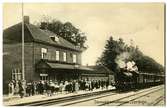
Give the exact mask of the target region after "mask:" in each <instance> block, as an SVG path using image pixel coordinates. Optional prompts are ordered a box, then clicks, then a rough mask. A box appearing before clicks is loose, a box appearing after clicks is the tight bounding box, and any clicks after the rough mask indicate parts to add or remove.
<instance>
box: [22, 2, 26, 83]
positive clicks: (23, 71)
mask: <svg viewBox="0 0 167 108" xmlns="http://www.w3.org/2000/svg"><path fill="white" fill-rule="evenodd" d="M24 66H25V64H24V4H23V2H22V80H25V67H24Z"/></svg>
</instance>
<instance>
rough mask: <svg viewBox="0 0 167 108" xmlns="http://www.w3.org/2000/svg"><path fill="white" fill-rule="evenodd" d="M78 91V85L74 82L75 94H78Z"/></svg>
mask: <svg viewBox="0 0 167 108" xmlns="http://www.w3.org/2000/svg"><path fill="white" fill-rule="evenodd" d="M78 91H79V83H78V81H76V83H75V92H76V93H78Z"/></svg>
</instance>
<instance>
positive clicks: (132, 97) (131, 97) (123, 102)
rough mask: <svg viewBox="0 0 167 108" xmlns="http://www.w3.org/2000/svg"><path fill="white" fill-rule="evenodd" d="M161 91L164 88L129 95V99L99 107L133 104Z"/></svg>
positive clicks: (125, 98)
mask: <svg viewBox="0 0 167 108" xmlns="http://www.w3.org/2000/svg"><path fill="white" fill-rule="evenodd" d="M160 89H162V88H158V89H152V90H147V91H143V92H140V93H137V94H133V95H129V96H127V97H122V98H119V99H117V100H114V101H110V102H108V103H104V104H100V105H98V106H104V105H114V106H123V105H125V104H127V103H133V101H135V100H137V99H139V98H142V97H145V96H147V95H149V94H152V93H155V92H157V91H159V90H160ZM150 105H153V104H150ZM154 105H156V104H154Z"/></svg>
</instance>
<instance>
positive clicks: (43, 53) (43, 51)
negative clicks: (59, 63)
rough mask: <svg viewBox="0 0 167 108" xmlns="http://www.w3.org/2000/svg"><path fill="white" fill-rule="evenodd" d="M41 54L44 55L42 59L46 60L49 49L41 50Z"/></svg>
mask: <svg viewBox="0 0 167 108" xmlns="http://www.w3.org/2000/svg"><path fill="white" fill-rule="evenodd" d="M41 54H42V59H46V58H47V49H46V48H41Z"/></svg>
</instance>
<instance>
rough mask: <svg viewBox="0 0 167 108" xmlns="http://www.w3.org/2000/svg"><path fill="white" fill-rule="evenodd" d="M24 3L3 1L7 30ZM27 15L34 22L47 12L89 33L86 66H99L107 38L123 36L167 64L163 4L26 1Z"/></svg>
mask: <svg viewBox="0 0 167 108" xmlns="http://www.w3.org/2000/svg"><path fill="white" fill-rule="evenodd" d="M21 7H22V6H21V4H19V3H18V4H16V3H15V4H14V3H13V4H9V3H8V4H7V3H6V4H3V29H5V28H7V27H10V26H12V25H14V24H16V23H18V22H20V21H21V18H22V14H21V13H22V9H21ZM24 15H28V16H29V17H30V23H34V22H36V21H40V20H41V17H42V16H43V15H45V16H51V17H52V18H56V19H57V20H60V21H62V22H67V21H69V22H71V23H72V24H73V25H74V26H76V27H77V28H79V29H80V30H81V31H82V32H84V33H85V34H86V36H87V42H86V44H87V45H88V46H89V47H88V49H87V50H86V51H84V52H83V54H82V64H83V65H86V64H88V65H95V62H96V60H97V58H98V57H100V56H101V54H102V52H103V51H104V46H105V44H106V40H108V39H109V37H110V36H112V37H113V38H114V39H118V38H123V40H124V41H125V43H127V44H129V43H130V40H131V39H132V40H133V43H134V45H137V46H138V47H139V49H140V50H141V51H142V52H143V53H144V54H145V55H148V56H150V57H152V58H153V59H154V60H156V61H157V62H158V63H160V64H162V65H164V4H163V3H126V4H125V3H124V4H123V3H80V4H79V3H64V4H63V3H29V4H28V3H26V4H24Z"/></svg>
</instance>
